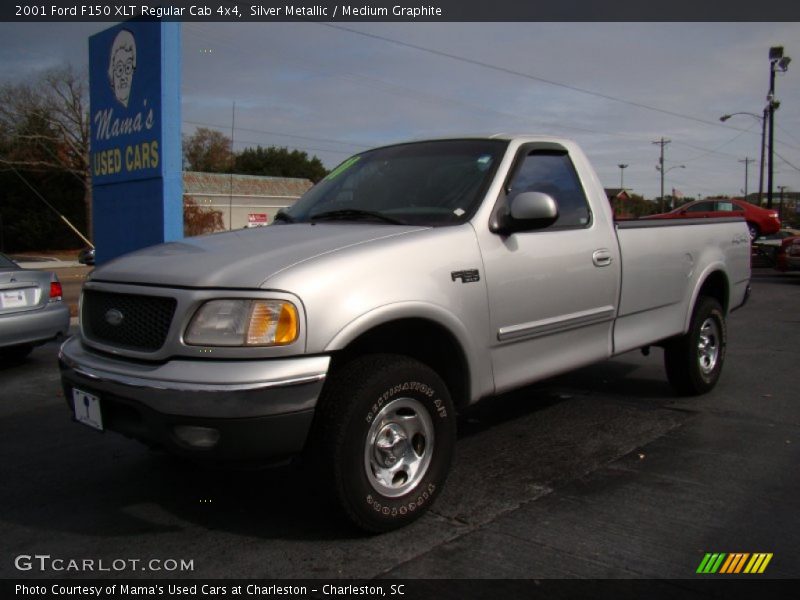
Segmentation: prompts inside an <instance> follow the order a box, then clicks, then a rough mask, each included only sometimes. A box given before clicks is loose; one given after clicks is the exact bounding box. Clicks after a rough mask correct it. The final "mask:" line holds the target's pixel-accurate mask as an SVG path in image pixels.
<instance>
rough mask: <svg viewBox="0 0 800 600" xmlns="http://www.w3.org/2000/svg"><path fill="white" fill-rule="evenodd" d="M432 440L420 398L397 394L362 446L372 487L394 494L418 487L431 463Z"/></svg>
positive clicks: (385, 408)
mask: <svg viewBox="0 0 800 600" xmlns="http://www.w3.org/2000/svg"><path fill="white" fill-rule="evenodd" d="M433 442H434V434H433V421H432V420H431V417H430V414H429V413H428V410H427V409H426V408H425V407H424V406H423V405H422V403H421V402H419V401H417V400H414V399H413V398H396V399H395V400H392V401H391V402H389V403H388V404H387V405H386V406H384V407H383V408H382V409H381V410H380V412H379V413H378V414H377V415H375V418H374V419H373V421H372V425H370V428H369V431H368V432H367V439H366V444H365V446H364V468H365V469H366V473H367V479H369V482H370V484H371V485H372V487H373V488H374V489H375V491H377V492H379V493H380V494H382V495H383V496H387V497H390V498H395V497H397V496H402V495H403V494H406V493H408V492H410V491H411V490H413V489H414V488H415V487H417V485H419V482H420V481H421V480H422V478H423V477H425V473H427V471H428V467H429V466H430V464H431V457H432V456H433Z"/></svg>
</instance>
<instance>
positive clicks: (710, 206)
mask: <svg viewBox="0 0 800 600" xmlns="http://www.w3.org/2000/svg"><path fill="white" fill-rule="evenodd" d="M712 210H714V203H713V202H698V203H697V204H693V205H692V206H690V207H689V208H687V209H686V212H710V211H712Z"/></svg>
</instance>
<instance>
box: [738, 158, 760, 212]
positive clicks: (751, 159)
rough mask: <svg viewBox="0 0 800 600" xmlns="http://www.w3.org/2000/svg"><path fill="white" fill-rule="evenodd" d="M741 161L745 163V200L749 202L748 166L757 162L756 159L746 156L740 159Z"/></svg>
mask: <svg viewBox="0 0 800 600" xmlns="http://www.w3.org/2000/svg"><path fill="white" fill-rule="evenodd" d="M739 162H740V163H744V201H745V202H747V167H748V166H749V165H750V163H752V162H756V159H755V158H749V157H747V156H745V157H744V160H740V161H739Z"/></svg>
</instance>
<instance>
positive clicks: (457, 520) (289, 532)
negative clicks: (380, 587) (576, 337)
mask: <svg viewBox="0 0 800 600" xmlns="http://www.w3.org/2000/svg"><path fill="white" fill-rule="evenodd" d="M57 349H58V345H57V344H56V343H50V344H47V345H46V346H43V347H41V348H38V349H36V350H35V351H34V352H33V354H32V355H31V357H30V359H29V360H27V361H26V362H25V363H23V364H19V365H9V364H4V365H2V366H0V430H1V431H2V432H3V435H2V436H0V456H2V457H3V460H2V461H0V481H2V482H3V484H2V486H0V537H1V538H2V539H3V553H2V556H0V577H3V578H12V577H24V578H40V577H42V578H48V577H63V576H64V575H69V576H86V577H98V576H100V577H106V576H109V577H116V576H124V577H164V576H167V577H192V578H217V577H248V578H249V577H260V578H306V577H324V578H373V577H398V578H406V577H408V578H629V577H630V578H641V577H648V578H691V577H695V576H696V575H695V571H696V569H697V567H698V565H699V563H700V561H701V560H702V558H703V556H704V554H705V553H708V552H727V553H731V552H745V553H756V552H764V553H773V558H772V560H771V562H770V564H769V567H768V568H767V569H766V571H765V573H764V575H762V576H761V577H797V576H798V575H800V520H798V518H797V507H798V498H799V497H800V474H799V473H798V464H800V403H798V386H799V384H800V382H798V373H800V369H798V364H799V363H798V359H800V278H798V277H787V276H779V275H775V274H773V272H771V271H767V270H757V272H756V273H755V276H754V293H753V297H752V299H751V301H750V304H748V306H747V307H745V308H744V309H743V310H741V311H738V312H736V313H734V314H733V315H732V316H731V318H730V321H729V347H728V356H727V363H726V366H725V370H724V373H723V376H722V379H721V381H720V384H719V385H718V386H717V388H716V389H715V390H714V391H713V392H712V393H711V394H709V395H707V396H704V397H701V398H692V399H680V398H676V397H675V396H674V395H673V393H672V391H671V389H670V388H669V386H668V385H667V383H666V379H665V376H664V372H663V367H662V360H661V351H660V350H658V349H654V350H653V352H652V353H651V355H650V356H649V357H644V356H642V355H641V354H640V353H638V352H634V353H629V354H626V355H624V356H621V357H618V358H616V359H614V360H611V361H607V362H604V363H602V364H598V365H594V366H592V367H589V368H586V369H582V370H580V371H578V372H575V373H572V374H570V375H567V376H562V377H559V378H557V379H552V380H548V381H546V382H542V383H540V384H538V385H536V386H533V387H529V388H526V389H524V390H521V391H518V392H515V393H514V394H511V395H508V396H505V397H502V398H498V399H494V400H492V401H488V402H484V403H482V404H481V405H479V406H477V407H475V408H474V409H472V410H470V411H469V412H467V413H466V414H464V415H462V416H461V420H460V436H459V441H458V446H457V458H456V463H455V466H454V470H453V472H452V473H451V476H450V479H449V481H448V484H447V488H446V491H445V493H444V494H443V496H441V497H440V498H439V500H438V501H437V503H436V504H435V505H434V507H433V509H432V511H431V512H429V513H428V514H427V515H426V516H425V517H423V518H422V519H421V520H420V521H418V522H417V523H415V524H414V525H412V526H411V527H409V528H406V529H405V530H401V531H397V532H393V533H391V534H386V535H383V536H377V537H365V536H362V535H360V534H358V533H356V532H354V531H353V530H351V529H350V528H348V527H347V526H346V525H343V524H341V523H339V522H337V521H333V520H331V519H330V517H329V515H328V513H327V512H326V511H325V510H324V509H323V508H322V504H321V502H320V500H319V499H318V498H316V497H314V495H313V493H312V492H311V491H310V490H311V489H312V488H311V487H310V486H309V485H308V482H307V481H306V480H305V477H306V475H305V474H304V473H302V472H296V471H294V470H292V469H272V470H263V469H255V468H251V469H230V468H219V467H215V468H211V467H205V466H201V465H196V464H192V463H187V462H184V461H180V460H177V459H172V458H170V457H167V456H165V455H162V454H159V453H156V452H153V451H150V450H148V449H147V448H145V447H143V446H141V445H139V444H138V443H136V442H133V441H130V440H127V439H125V438H123V437H121V436H118V435H116V434H102V433H97V432H94V431H92V430H89V429H88V428H85V427H83V426H81V425H78V424H75V423H72V422H71V421H70V419H69V416H68V411H67V408H66V405H65V403H64V399H63V395H62V393H61V391H60V387H59V380H58V369H57V365H56V355H57ZM34 554H47V555H50V556H52V557H60V558H64V559H87V558H88V559H103V560H105V561H108V562H109V563H110V562H111V561H113V560H116V559H138V560H149V559H154V558H155V559H161V560H167V559H175V560H178V561H180V560H191V561H192V564H193V570H191V571H184V572H181V571H170V572H165V571H163V570H162V571H153V570H144V571H142V570H141V569H140V568H138V567H137V568H135V569H134V568H131V569H127V570H123V571H121V572H111V573H97V572H88V573H77V574H75V573H69V574H67V573H63V572H59V571H54V570H52V569H44V570H39V569H37V568H32V569H31V570H28V571H20V570H18V568H17V567H16V566H15V558H16V557H18V556H19V555H34Z"/></svg>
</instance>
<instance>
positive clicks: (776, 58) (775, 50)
mask: <svg viewBox="0 0 800 600" xmlns="http://www.w3.org/2000/svg"><path fill="white" fill-rule="evenodd" d="M791 60H792V59H791V58H789V57H788V56H784V55H783V46H773V47H772V48H770V49H769V94H768V95H767V102H768V103H769V163H768V169H767V208H772V182H773V174H774V166H775V165H774V163H775V156H774V155H775V111H776V110H777V109H778V107H779V106H780V105H781V104H780V102H778V101H777V100H775V73H776V72H777V70H778V69H780V70H781V71H782V72H783V73H785V72H786V70H787V69H788V68H789V62H791Z"/></svg>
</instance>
